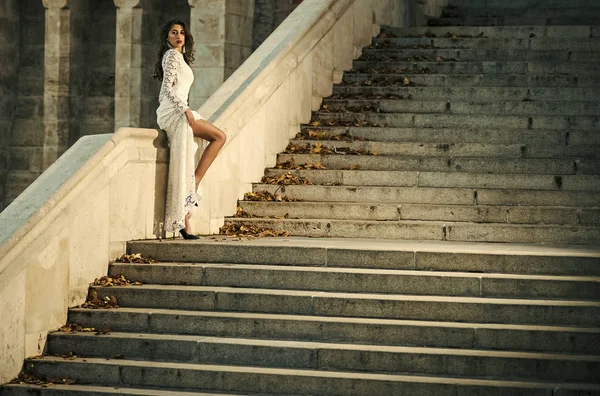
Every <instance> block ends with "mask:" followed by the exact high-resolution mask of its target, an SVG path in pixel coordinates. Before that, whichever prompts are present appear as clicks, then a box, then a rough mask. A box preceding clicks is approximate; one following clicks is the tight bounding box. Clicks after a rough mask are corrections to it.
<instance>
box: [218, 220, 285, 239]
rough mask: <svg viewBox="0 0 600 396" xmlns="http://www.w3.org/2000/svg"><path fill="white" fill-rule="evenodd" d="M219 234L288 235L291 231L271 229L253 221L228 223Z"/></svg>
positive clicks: (237, 235) (234, 235)
mask: <svg viewBox="0 0 600 396" xmlns="http://www.w3.org/2000/svg"><path fill="white" fill-rule="evenodd" d="M219 234H221V235H228V236H233V237H240V236H254V237H287V236H289V235H290V234H289V232H287V231H284V230H271V229H268V228H260V227H257V226H255V225H254V224H252V223H242V224H239V223H226V224H225V225H223V227H221V228H220V229H219Z"/></svg>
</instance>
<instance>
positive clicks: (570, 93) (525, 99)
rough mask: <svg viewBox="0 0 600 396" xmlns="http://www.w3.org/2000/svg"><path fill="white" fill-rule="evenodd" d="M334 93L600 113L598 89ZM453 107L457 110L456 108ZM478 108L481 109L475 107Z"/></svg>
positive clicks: (341, 88)
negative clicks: (587, 108)
mask: <svg viewBox="0 0 600 396" xmlns="http://www.w3.org/2000/svg"><path fill="white" fill-rule="evenodd" d="M333 94H334V95H344V94H345V95H364V96H365V97H367V98H368V97H369V96H373V95H396V96H397V97H400V98H406V99H407V100H403V101H399V102H401V103H403V104H406V105H410V104H409V103H408V102H409V100H408V98H410V99H412V100H413V101H433V102H440V101H444V102H445V101H450V103H454V102H456V105H459V104H462V105H463V106H464V105H466V104H469V103H477V102H492V103H490V104H503V103H507V104H513V106H514V105H519V106H520V107H521V108H523V107H526V106H539V105H545V106H552V105H553V104H554V105H556V104H560V105H563V106H564V105H567V106H568V104H566V103H565V102H569V103H573V106H577V105H579V103H586V104H587V106H590V109H592V110H594V114H598V113H599V112H600V106H599V104H598V103H599V102H598V89H597V88H545V87H544V88H542V87H538V88H525V87H518V88H505V87H402V86H388V87H386V86H381V87H376V86H370V87H369V86H364V87H347V86H336V87H335V88H334V90H333ZM329 100H331V99H329ZM380 101H381V102H388V101H390V100H388V99H386V98H385V97H382V98H381V99H380ZM370 102H372V100H371V101H370ZM396 102H398V101H396ZM498 102H499V103H498ZM481 104H487V103H481ZM574 108H575V107H574ZM451 110H452V111H454V109H453V108H451ZM441 111H442V112H446V111H448V109H446V108H443V109H441ZM476 111H477V112H479V111H480V110H479V109H476ZM515 111H518V108H515Z"/></svg>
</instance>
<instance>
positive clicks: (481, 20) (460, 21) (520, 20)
mask: <svg viewBox="0 0 600 396" xmlns="http://www.w3.org/2000/svg"><path fill="white" fill-rule="evenodd" d="M432 22H433V23H432ZM429 23H430V24H431V25H433V26H494V27H495V26H571V25H581V26H590V25H600V16H599V15H596V14H592V15H589V16H588V15H581V16H578V15H573V16H569V15H567V16H555V17H547V16H546V15H544V14H541V15H532V16H518V15H517V16H510V15H509V16H506V17H502V16H498V17H485V16H479V17H478V16H468V15H467V16H465V17H454V18H439V19H435V20H434V21H431V20H430V21H429Z"/></svg>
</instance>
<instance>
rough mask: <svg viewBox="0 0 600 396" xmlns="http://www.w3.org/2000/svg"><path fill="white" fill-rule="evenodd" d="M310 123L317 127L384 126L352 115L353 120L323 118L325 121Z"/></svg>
mask: <svg viewBox="0 0 600 396" xmlns="http://www.w3.org/2000/svg"><path fill="white" fill-rule="evenodd" d="M310 125H311V126H313V127H318V126H346V127H349V126H356V127H368V126H371V127H382V126H385V125H381V124H379V123H377V122H373V121H369V120H359V119H358V118H356V117H354V120H348V121H346V120H338V119H331V120H325V121H320V120H314V121H311V123H310Z"/></svg>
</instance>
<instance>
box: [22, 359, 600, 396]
mask: <svg viewBox="0 0 600 396" xmlns="http://www.w3.org/2000/svg"><path fill="white" fill-rule="evenodd" d="M84 360H85V361H84ZM26 369H27V370H28V371H29V372H35V373H36V374H38V375H42V376H45V377H61V375H63V376H64V374H65V373H73V374H74V375H73V376H72V377H74V379H76V380H77V381H78V383H81V384H86V383H98V382H102V384H103V385H113V386H122V385H126V386H162V387H166V386H168V387H170V388H173V389H181V388H188V389H201V390H223V391H227V390H229V389H235V390H236V391H242V392H265V393H270V394H291V393H293V394H302V395H314V394H319V395H323V396H329V395H340V394H344V395H350V394H351V395H356V396H362V395H373V394H386V395H391V394H413V395H416V394H418V395H423V396H429V395H436V396H445V395H454V394H458V393H457V392H460V394H461V395H465V396H470V395H482V394H486V395H492V394H493V395H501V394H502V395H507V394H514V395H516V394H524V393H525V392H527V394H528V395H531V396H537V395H548V394H550V393H553V394H554V395H556V396H563V395H570V394H572V393H569V392H570V391H572V390H577V389H582V388H583V389H587V390H589V392H590V393H588V394H596V393H598V392H600V386H599V385H595V384H578V383H575V384H569V383H563V384H557V382H556V381H551V382H532V381H528V382H525V381H510V380H487V379H467V378H465V379H461V378H454V377H443V376H418V375H394V374H379V373H361V372H347V371H322V370H310V369H302V370H298V369H284V368H265V367H246V366H229V365H227V366H225V365H208V364H198V363H173V362H147V361H135V360H126V359H125V360H123V359H117V360H106V359H98V358H88V359H80V358H76V359H74V360H64V359H63V358H61V357H45V358H42V359H35V360H28V361H27V362H26ZM507 390H509V391H510V392H511V393H507ZM555 390H556V391H555ZM592 392H593V393H592Z"/></svg>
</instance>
